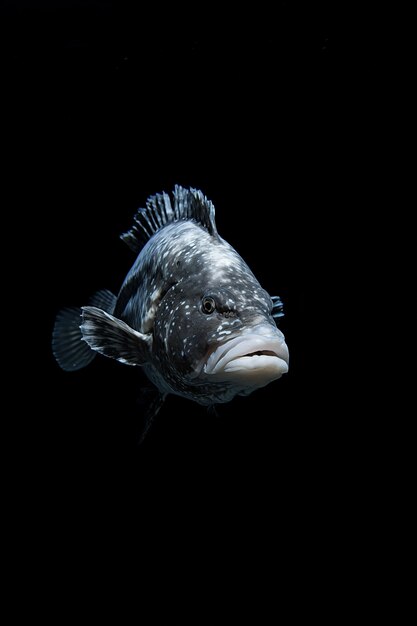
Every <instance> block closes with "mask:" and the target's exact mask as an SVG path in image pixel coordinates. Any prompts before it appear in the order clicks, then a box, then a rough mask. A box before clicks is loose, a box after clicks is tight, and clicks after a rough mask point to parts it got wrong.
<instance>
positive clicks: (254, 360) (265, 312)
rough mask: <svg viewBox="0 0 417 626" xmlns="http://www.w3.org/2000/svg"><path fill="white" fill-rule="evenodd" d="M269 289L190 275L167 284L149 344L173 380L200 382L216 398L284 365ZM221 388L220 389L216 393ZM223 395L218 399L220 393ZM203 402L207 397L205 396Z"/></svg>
mask: <svg viewBox="0 0 417 626" xmlns="http://www.w3.org/2000/svg"><path fill="white" fill-rule="evenodd" d="M272 309H273V302H272V300H271V298H270V296H269V294H268V293H267V292H266V291H265V290H264V289H262V287H261V286H260V285H259V283H257V281H253V282H252V283H251V284H248V285H245V288H243V287H242V285H241V284H240V283H238V284H236V285H233V284H232V283H231V284H227V285H218V284H213V285H211V286H210V285H208V286H206V287H205V288H204V281H197V280H195V278H194V280H193V279H190V280H188V281H183V282H180V283H178V284H176V285H175V286H173V287H172V288H171V289H170V290H169V292H168V293H167V294H166V295H165V297H164V298H163V300H162V301H161V303H160V306H159V307H158V312H157V314H156V317H155V326H154V350H155V354H156V355H157V358H158V360H159V365H160V366H163V367H162V369H163V370H164V371H165V375H167V372H168V378H169V377H175V378H176V381H175V385H176V386H178V380H179V379H180V378H181V384H183V385H185V384H186V383H187V384H191V385H206V386H208V387H212V388H213V395H214V396H215V397H216V401H220V402H222V401H228V400H229V399H231V398H232V397H233V396H234V395H236V394H241V395H247V394H249V393H251V392H252V391H253V390H254V389H257V388H259V387H263V386H265V385H267V384H268V383H270V382H272V381H273V380H276V379H278V378H280V377H281V376H282V375H283V374H285V373H286V372H287V371H288V362H289V353H288V347H287V345H286V343H285V338H284V335H283V333H282V332H281V331H280V330H279V329H278V328H277V326H276V323H275V321H274V319H273V317H272V314H271V313H272ZM216 388H217V389H224V393H223V395H222V392H221V393H220V392H219V393H217V391H216ZM222 398H224V399H222ZM207 403H208V402H207Z"/></svg>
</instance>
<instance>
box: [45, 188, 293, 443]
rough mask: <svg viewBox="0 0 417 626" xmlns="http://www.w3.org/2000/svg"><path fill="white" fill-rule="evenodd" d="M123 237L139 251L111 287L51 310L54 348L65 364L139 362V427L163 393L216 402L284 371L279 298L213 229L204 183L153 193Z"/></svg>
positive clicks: (73, 367)
mask: <svg viewBox="0 0 417 626" xmlns="http://www.w3.org/2000/svg"><path fill="white" fill-rule="evenodd" d="M121 239H122V240H123V241H124V242H125V243H126V244H127V245H128V246H129V248H130V249H131V250H132V252H133V253H134V254H135V255H136V259H135V261H134V262H133V265H132V267H131V269H130V270H129V271H128V273H127V275H126V277H125V279H124V281H123V283H122V285H121V287H120V290H119V293H118V295H117V296H116V295H115V294H113V293H112V292H111V291H109V290H107V289H104V290H101V291H98V292H96V293H95V294H94V295H93V296H92V298H91V299H90V301H89V302H88V303H87V304H86V305H85V306H82V307H71V308H64V309H62V310H60V311H59V312H58V314H57V316H56V319H55V323H54V327H53V331H52V352H53V355H54V357H55V359H56V362H57V363H58V365H59V366H60V367H61V368H62V369H63V370H65V371H76V370H79V369H81V368H84V367H86V366H87V365H88V364H89V363H91V362H92V361H93V359H94V358H95V356H96V355H97V354H100V355H104V356H105V357H109V358H111V359H115V360H117V361H119V362H120V363H123V364H126V365H130V366H137V367H140V368H142V369H143V371H144V372H145V374H146V376H147V378H148V380H149V381H150V383H151V388H152V389H153V392H154V395H153V397H152V400H151V401H150V402H149V405H150V409H149V414H148V416H147V420H146V421H147V424H148V426H147V427H146V428H145V431H147V430H148V428H149V425H150V424H151V423H152V421H153V419H154V417H155V415H156V414H157V413H158V411H159V410H160V408H161V406H163V403H164V402H165V399H166V397H167V396H169V395H170V394H173V395H177V396H181V397H183V398H186V399H188V400H192V401H194V402H196V403H198V404H200V405H203V406H206V407H213V406H215V405H217V404H222V403H227V402H230V401H231V400H233V398H234V397H235V396H237V395H240V396H247V395H249V394H251V393H252V392H253V391H255V390H257V389H259V388H262V387H265V386H266V385H268V384H269V383H271V382H273V381H275V380H277V379H279V378H281V376H282V375H283V374H286V373H287V372H288V367H289V350H288V346H287V344H286V342H285V337H284V334H283V332H282V331H281V330H280V329H279V328H278V326H277V320H280V318H282V316H283V315H284V313H283V303H282V300H281V298H280V297H279V296H270V295H269V293H268V292H267V291H266V290H265V289H263V287H261V285H260V283H259V281H258V280H257V278H256V277H255V275H254V274H253V272H252V271H251V270H250V268H249V266H248V265H247V263H246V262H245V261H244V260H243V258H242V257H241V256H240V255H239V253H238V252H237V251H236V250H235V248H233V247H232V246H231V245H230V244H229V243H228V242H227V241H225V240H224V239H223V238H222V237H221V236H220V235H219V234H218V232H217V227H216V221H215V208H214V205H213V203H212V202H211V201H210V200H208V199H207V197H206V196H205V195H204V194H203V192H202V191H201V190H199V189H194V188H192V187H190V188H184V187H182V186H180V185H175V187H174V190H173V191H172V192H171V193H170V194H168V193H166V192H162V193H157V194H155V195H153V196H150V197H149V198H148V199H147V202H146V205H145V207H144V208H140V209H138V210H137V211H136V213H135V215H134V218H133V226H132V228H131V229H130V230H128V231H127V232H125V233H123V234H122V235H121Z"/></svg>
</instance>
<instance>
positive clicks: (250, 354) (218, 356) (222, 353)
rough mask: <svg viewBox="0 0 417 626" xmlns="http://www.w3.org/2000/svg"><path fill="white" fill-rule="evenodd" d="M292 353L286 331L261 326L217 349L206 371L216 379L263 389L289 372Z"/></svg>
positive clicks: (210, 358) (208, 361) (206, 365)
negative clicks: (285, 335)
mask: <svg viewBox="0 0 417 626" xmlns="http://www.w3.org/2000/svg"><path fill="white" fill-rule="evenodd" d="M288 363H289V352H288V347H287V344H286V343H285V338H284V335H283V334H282V332H281V331H280V330H279V329H278V328H277V329H274V328H272V327H269V326H258V327H254V328H252V329H249V330H248V331H246V332H245V333H242V334H241V335H239V336H237V337H234V338H232V339H228V340H227V341H225V342H224V343H222V344H220V345H218V346H216V348H215V349H214V351H213V352H212V353H211V354H210V355H209V357H208V359H207V361H206V363H205V364H204V367H203V371H204V372H205V374H207V375H209V376H213V377H214V378H215V379H220V380H231V381H236V382H238V381H239V382H241V383H242V384H243V386H245V387H263V386H264V385H267V384H268V383H270V382H271V381H273V380H276V379H277V378H280V377H281V376H282V375H283V374H286V373H287V372H288Z"/></svg>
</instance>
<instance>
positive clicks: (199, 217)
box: [121, 185, 218, 254]
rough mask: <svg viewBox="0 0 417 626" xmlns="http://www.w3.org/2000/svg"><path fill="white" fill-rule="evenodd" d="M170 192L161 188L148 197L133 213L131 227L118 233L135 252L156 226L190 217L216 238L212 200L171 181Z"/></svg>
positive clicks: (160, 226) (155, 229)
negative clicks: (170, 194) (142, 206)
mask: <svg viewBox="0 0 417 626" xmlns="http://www.w3.org/2000/svg"><path fill="white" fill-rule="evenodd" d="M172 200H173V204H172V203H171V198H170V196H169V195H168V194H167V193H165V192H163V193H158V194H156V195H155V196H151V197H150V198H148V200H147V203H146V207H145V208H144V209H139V210H138V211H137V213H136V215H135V216H134V222H135V223H134V224H133V226H132V228H131V229H130V230H129V231H128V232H127V233H123V235H121V239H122V240H123V241H124V242H125V243H126V244H127V245H128V246H129V248H131V250H133V252H135V253H136V254H137V253H139V252H140V250H141V249H142V248H143V246H144V245H145V243H146V242H147V241H148V240H149V239H150V238H151V237H152V235H154V234H155V233H156V232H157V231H158V230H159V229H160V228H162V227H163V226H165V225H166V224H169V223H171V222H179V221H182V220H193V221H194V222H196V223H197V224H199V225H200V226H202V227H203V228H205V229H206V230H207V232H209V233H210V235H213V237H216V238H218V234H217V228H216V221H215V210H214V205H213V203H212V202H211V201H210V200H208V199H207V198H206V196H205V195H204V194H203V193H202V192H201V191H199V190H198V189H193V188H190V189H185V188H184V187H181V186H180V185H175V189H174V192H173V194H172Z"/></svg>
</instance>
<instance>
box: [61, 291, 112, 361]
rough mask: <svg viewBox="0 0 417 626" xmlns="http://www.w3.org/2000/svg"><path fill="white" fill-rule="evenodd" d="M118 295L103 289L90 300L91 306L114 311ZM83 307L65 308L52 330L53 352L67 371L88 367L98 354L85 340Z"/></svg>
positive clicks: (109, 311)
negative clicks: (82, 326) (82, 330)
mask: <svg viewBox="0 0 417 626" xmlns="http://www.w3.org/2000/svg"><path fill="white" fill-rule="evenodd" d="M115 304H116V296H115V295H114V294H112V293H111V291H108V290H107V289H103V290H102V291H98V292H97V293H96V294H94V296H93V297H92V298H91V300H90V305H91V306H96V307H98V308H101V309H103V310H104V311H107V312H108V313H110V314H111V313H113V311H114V307H115ZM81 322H82V318H81V309H80V308H77V307H73V308H69V309H63V310H62V311H60V312H59V313H58V315H57V317H56V320H55V325H54V329H53V332H52V352H53V354H54V357H55V359H56V361H57V363H58V365H59V366H60V367H61V368H62V369H63V370H65V371H66V372H75V371H76V370H79V369H82V368H83V367H86V365H88V364H89V363H91V361H92V360H93V359H94V357H95V356H96V354H97V353H96V352H95V351H94V350H92V349H91V348H90V346H89V345H88V344H87V343H86V342H85V341H83V339H82V334H81V329H80V324H81Z"/></svg>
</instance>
